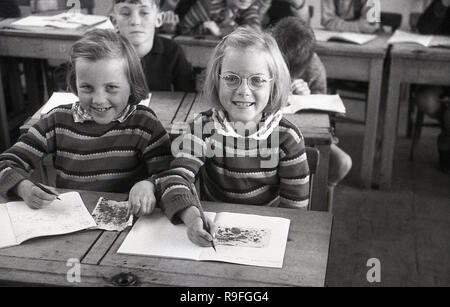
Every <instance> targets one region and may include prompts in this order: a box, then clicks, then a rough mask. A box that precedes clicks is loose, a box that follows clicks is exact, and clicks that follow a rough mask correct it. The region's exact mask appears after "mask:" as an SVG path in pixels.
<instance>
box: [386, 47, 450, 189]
mask: <svg viewBox="0 0 450 307" xmlns="http://www.w3.org/2000/svg"><path fill="white" fill-rule="evenodd" d="M402 83H414V84H425V85H443V86H450V50H449V49H446V48H425V47H421V46H419V45H416V44H399V45H394V46H393V47H392V50H391V67H390V75H389V88H388V100H387V107H386V113H385V117H384V130H383V147H382V157H381V173H380V187H381V188H382V189H388V188H390V186H391V182H392V168H393V164H394V153H395V142H396V138H397V133H398V132H397V131H398V117H399V98H400V86H401V85H402Z"/></svg>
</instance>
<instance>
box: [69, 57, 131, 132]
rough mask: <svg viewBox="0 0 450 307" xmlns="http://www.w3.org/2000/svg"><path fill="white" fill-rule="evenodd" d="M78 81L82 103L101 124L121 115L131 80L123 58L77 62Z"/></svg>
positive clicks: (80, 60)
mask: <svg viewBox="0 0 450 307" xmlns="http://www.w3.org/2000/svg"><path fill="white" fill-rule="evenodd" d="M75 73H76V84H77V92H78V98H79V99H80V104H81V106H82V107H83V109H85V110H86V111H87V112H88V113H89V114H90V115H91V116H92V118H93V119H94V121H95V122H96V123H98V124H101V125H106V124H109V123H110V122H112V121H113V120H115V119H117V118H118V117H120V115H122V113H123V111H124V110H125V108H126V107H127V105H128V99H129V97H130V83H129V82H128V77H127V74H126V63H125V61H124V60H123V59H118V58H112V59H101V60H97V61H90V60H87V59H83V58H80V59H77V60H76V62H75Z"/></svg>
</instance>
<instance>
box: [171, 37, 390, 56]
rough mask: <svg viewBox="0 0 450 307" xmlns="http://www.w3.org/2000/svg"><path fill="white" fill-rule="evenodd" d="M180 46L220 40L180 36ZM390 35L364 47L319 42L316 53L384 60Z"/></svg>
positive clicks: (205, 43)
mask: <svg viewBox="0 0 450 307" xmlns="http://www.w3.org/2000/svg"><path fill="white" fill-rule="evenodd" d="M173 39H174V40H175V41H176V42H177V43H178V44H180V45H185V46H193V47H194V46H195V47H211V48H213V47H215V46H216V45H217V44H218V43H219V41H220V39H218V38H217V37H214V36H207V35H206V36H186V35H178V36H175V37H174V38H173ZM388 39H389V35H387V34H383V35H379V36H378V37H377V38H376V39H374V40H373V41H370V42H368V43H367V44H364V45H358V44H352V43H346V42H335V41H327V42H319V41H318V42H317V44H316V52H317V53H318V54H320V55H344V56H359V57H370V58H382V57H384V56H385V55H386V52H387V49H388V44H387V41H388Z"/></svg>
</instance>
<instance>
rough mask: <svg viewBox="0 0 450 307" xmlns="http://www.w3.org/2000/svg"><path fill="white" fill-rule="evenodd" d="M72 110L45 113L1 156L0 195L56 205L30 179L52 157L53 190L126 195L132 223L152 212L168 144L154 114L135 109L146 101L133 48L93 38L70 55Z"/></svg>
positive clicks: (114, 39) (116, 39) (111, 37)
mask: <svg viewBox="0 0 450 307" xmlns="http://www.w3.org/2000/svg"><path fill="white" fill-rule="evenodd" d="M70 66H71V67H70V75H69V76H70V87H71V89H72V91H73V93H74V94H76V95H77V96H78V97H79V102H77V103H75V104H73V105H63V106H60V107H57V108H55V109H53V110H52V111H50V112H49V113H48V114H46V115H45V116H43V117H42V118H41V120H40V121H39V122H38V123H37V124H36V125H34V126H33V127H31V128H30V129H29V131H28V132H27V133H26V134H24V135H23V136H22V137H21V138H20V139H19V141H18V142H17V143H16V144H15V145H13V146H12V147H11V148H10V149H9V150H7V151H6V152H5V153H3V154H1V155H0V193H1V195H2V196H8V195H9V194H10V193H15V194H17V195H18V196H20V197H21V198H22V199H23V200H24V201H25V202H26V204H27V205H28V206H29V207H31V208H35V209H39V208H43V207H45V206H47V205H49V204H50V203H51V202H53V201H54V200H55V196H54V195H51V194H49V193H46V192H45V191H43V190H42V189H40V188H39V187H38V186H37V185H35V184H34V183H33V182H32V181H31V180H29V178H30V174H31V172H32V171H33V169H35V168H36V166H37V165H38V164H39V163H40V162H41V160H42V158H43V157H45V156H47V155H53V162H54V167H55V170H56V186H57V187H58V188H64V189H76V190H92V191H104V192H118V193H121V192H122V193H124V192H129V203H130V206H131V212H132V213H133V214H134V215H138V216H139V215H141V214H149V213H150V212H151V211H152V210H153V208H154V207H155V203H156V200H155V196H154V184H153V179H152V180H150V178H151V177H152V176H153V175H156V174H157V173H159V172H161V171H163V170H166V169H167V168H168V166H169V162H170V160H171V155H170V139H169V136H168V134H167V132H166V130H165V129H164V128H163V126H162V125H161V123H160V122H159V121H158V119H157V118H156V116H155V115H154V113H153V112H152V110H150V109H149V108H147V107H144V106H140V105H138V103H139V102H140V101H141V100H143V99H146V98H147V97H148V88H147V85H146V83H145V77H144V74H143V72H142V68H141V65H140V62H139V57H138V56H137V54H136V52H135V50H134V48H133V47H132V45H131V44H130V42H129V41H128V40H127V39H125V38H123V37H121V36H120V35H119V34H117V33H115V32H113V31H109V30H93V31H91V32H88V33H86V34H85V36H84V37H83V38H82V39H81V40H79V41H78V42H76V43H75V44H74V45H73V47H72V50H71V55H70Z"/></svg>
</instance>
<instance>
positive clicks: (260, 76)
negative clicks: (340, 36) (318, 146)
mask: <svg viewBox="0 0 450 307" xmlns="http://www.w3.org/2000/svg"><path fill="white" fill-rule="evenodd" d="M289 90H290V77H289V71H288V68H287V66H286V64H285V62H284V60H283V57H282V55H281V53H280V50H279V49H278V46H277V43H276V42H275V40H274V39H273V38H272V37H271V36H270V35H269V34H266V33H262V32H259V31H258V30H255V29H251V28H238V29H237V30H236V31H234V32H233V33H231V34H230V35H228V36H227V37H225V38H224V39H223V40H222V41H221V42H220V43H219V45H218V46H217V48H216V49H215V52H214V54H213V57H212V59H211V62H210V64H209V67H208V70H207V78H206V83H205V87H204V90H203V95H202V99H203V102H204V103H205V104H208V105H212V106H213V107H214V108H213V109H211V110H209V111H206V112H203V113H201V114H200V115H199V116H197V117H196V118H195V119H194V120H193V121H192V122H191V123H190V124H189V127H188V128H187V129H186V130H185V131H183V132H184V133H183V134H182V135H181V136H180V137H179V138H178V139H176V140H175V141H173V143H172V154H173V155H174V157H175V158H174V160H173V161H172V163H171V168H170V169H169V170H168V171H167V172H164V173H163V174H162V175H161V176H160V177H159V178H158V179H157V183H158V188H159V189H161V193H162V199H161V208H162V209H163V211H164V212H165V214H166V215H167V216H168V218H169V219H170V220H171V221H172V222H173V223H179V222H183V223H185V224H186V225H187V227H188V237H189V239H190V240H191V241H192V242H194V243H196V244H197V245H200V246H211V242H212V241H213V235H214V233H215V231H216V225H214V224H213V223H212V222H211V221H209V220H208V221H207V223H209V226H210V229H211V231H210V232H207V231H205V230H204V228H203V226H204V224H203V222H202V219H201V217H200V211H199V207H198V201H197V199H196V197H195V193H194V191H193V188H192V187H193V184H194V182H195V181H196V178H197V177H199V178H200V181H201V191H202V196H203V197H202V198H204V199H205V200H209V201H216V202H226V203H235V204H236V203H237V204H243V205H257V206H280V207H288V208H302V209H303V208H307V206H308V202H309V168H308V163H307V158H306V153H305V144H304V139H303V136H302V134H301V133H300V131H299V130H298V128H297V127H296V126H295V125H293V124H292V123H290V122H289V121H287V120H286V119H285V118H283V116H282V114H281V111H280V109H281V107H282V106H283V105H285V103H286V102H287V98H288V95H289Z"/></svg>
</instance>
